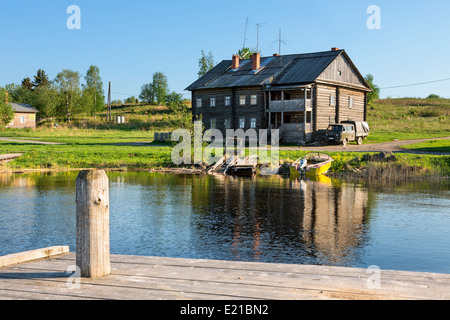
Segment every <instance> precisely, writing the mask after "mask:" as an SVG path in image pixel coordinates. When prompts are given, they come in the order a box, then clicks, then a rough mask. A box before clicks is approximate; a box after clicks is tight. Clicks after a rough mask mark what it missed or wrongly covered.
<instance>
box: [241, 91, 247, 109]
mask: <svg viewBox="0 0 450 320" xmlns="http://www.w3.org/2000/svg"><path fill="white" fill-rule="evenodd" d="M242 99H244V103H242ZM246 104H247V96H246V95H243V94H242V95H239V105H240V106H245V105H246Z"/></svg>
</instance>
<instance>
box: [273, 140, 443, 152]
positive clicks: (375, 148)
mask: <svg viewBox="0 0 450 320" xmlns="http://www.w3.org/2000/svg"><path fill="white" fill-rule="evenodd" d="M444 139H450V137H445V138H433V139H416V140H401V141H391V142H383V143H373V144H363V145H360V146H358V145H356V144H347V145H346V146H345V147H344V146H342V145H329V146H317V147H280V150H299V149H301V150H304V151H320V152H322V151H323V152H326V151H346V152H393V153H395V152H402V153H417V154H432V155H450V153H449V152H428V151H420V150H409V149H404V148H402V146H406V145H409V144H414V143H420V142H425V141H430V140H444Z"/></svg>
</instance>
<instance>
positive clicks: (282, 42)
mask: <svg viewBox="0 0 450 320" xmlns="http://www.w3.org/2000/svg"><path fill="white" fill-rule="evenodd" d="M281 39H282V38H281V28H280V33H279V35H278V54H279V55H280V56H281V44H286V42H285V41H284V40H281Z"/></svg>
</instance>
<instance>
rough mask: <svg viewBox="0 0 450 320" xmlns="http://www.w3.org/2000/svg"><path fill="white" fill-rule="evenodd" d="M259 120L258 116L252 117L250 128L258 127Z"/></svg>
mask: <svg viewBox="0 0 450 320" xmlns="http://www.w3.org/2000/svg"><path fill="white" fill-rule="evenodd" d="M256 125H257V121H256V118H250V129H256Z"/></svg>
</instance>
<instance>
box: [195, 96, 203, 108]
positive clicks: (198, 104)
mask: <svg viewBox="0 0 450 320" xmlns="http://www.w3.org/2000/svg"><path fill="white" fill-rule="evenodd" d="M196 107H197V108H201V107H202V98H197V103H196Z"/></svg>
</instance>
